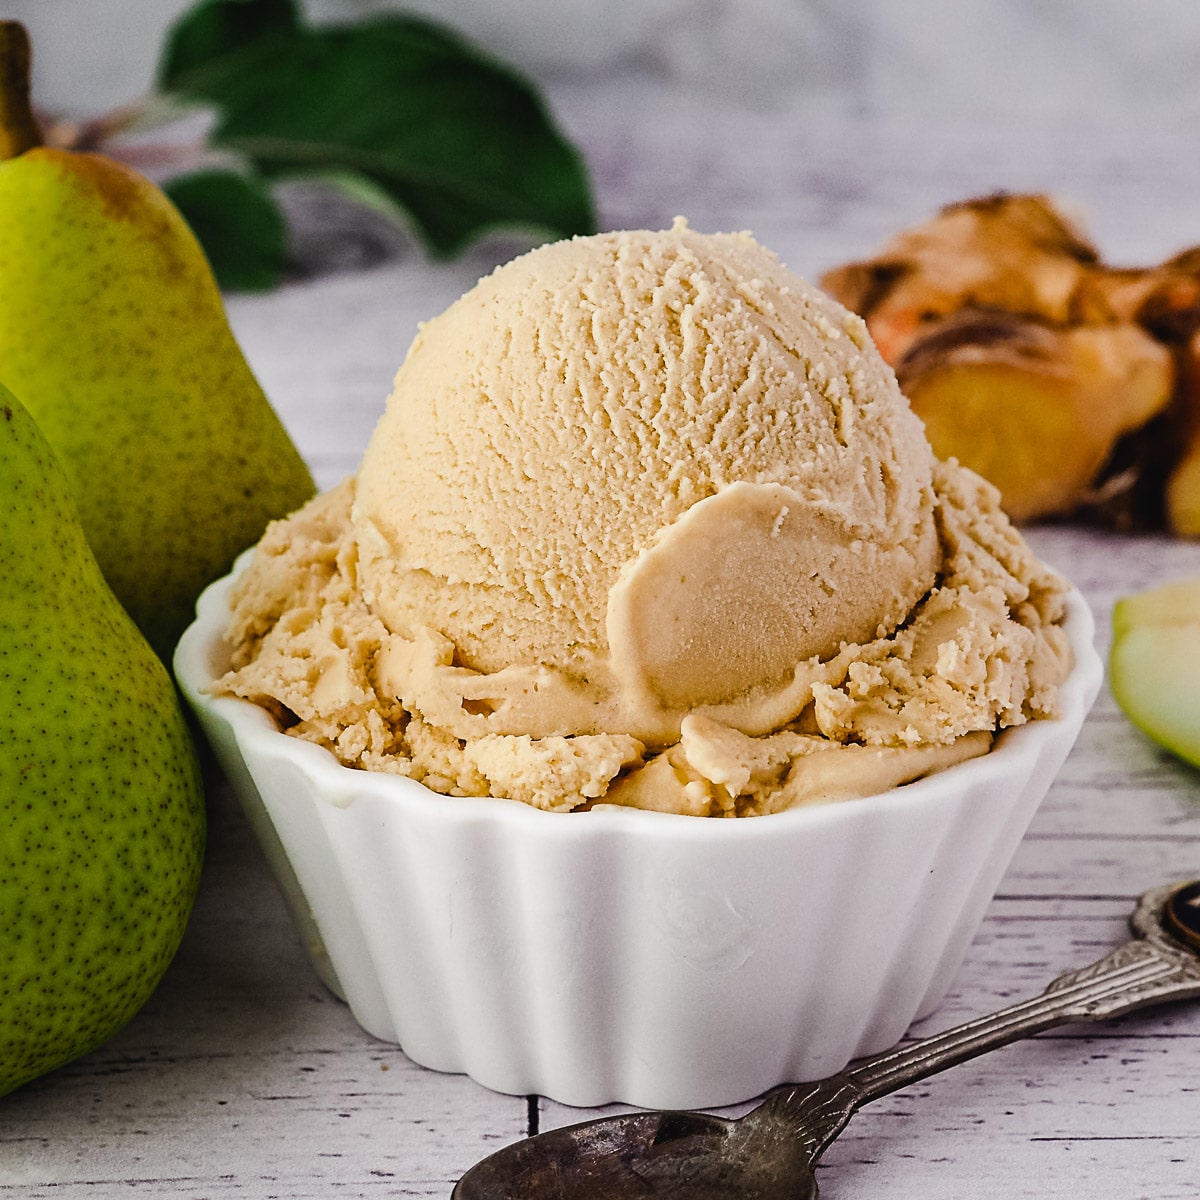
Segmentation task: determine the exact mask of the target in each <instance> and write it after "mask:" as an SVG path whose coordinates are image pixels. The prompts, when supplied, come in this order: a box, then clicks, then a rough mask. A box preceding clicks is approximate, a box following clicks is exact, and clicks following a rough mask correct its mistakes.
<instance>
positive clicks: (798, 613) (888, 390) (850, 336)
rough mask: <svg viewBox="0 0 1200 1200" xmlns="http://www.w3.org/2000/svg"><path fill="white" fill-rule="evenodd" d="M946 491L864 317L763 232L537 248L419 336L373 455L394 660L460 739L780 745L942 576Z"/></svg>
mask: <svg viewBox="0 0 1200 1200" xmlns="http://www.w3.org/2000/svg"><path fill="white" fill-rule="evenodd" d="M932 471H933V457H932V453H931V451H930V449H929V446H928V443H927V441H926V439H925V436H924V432H923V429H922V427H921V425H920V422H919V421H918V420H917V418H916V417H915V416H914V415H913V414H912V412H911V410H910V408H909V406H908V403H907V401H906V400H905V399H904V397H903V396H902V395H901V393H900V391H899V389H898V387H897V385H896V382H895V379H894V377H893V375H892V373H891V371H890V369H889V368H888V367H887V366H886V365H885V364H884V362H883V361H882V359H881V358H880V356H879V355H878V354H877V353H876V351H875V349H874V347H873V346H872V344H871V342H870V339H869V337H868V335H867V333H866V329H865V326H864V325H863V323H862V321H861V320H859V318H858V317H856V316H853V315H852V314H850V313H849V312H847V311H846V310H845V309H843V308H841V307H840V306H839V305H838V304H836V303H835V302H833V301H832V300H830V299H828V298H827V297H826V296H824V295H823V294H822V293H820V292H818V291H817V290H816V289H814V288H812V287H810V286H809V285H808V284H806V283H805V282H804V281H803V280H801V279H800V278H798V277H797V276H796V275H794V274H792V273H791V272H789V271H788V270H786V269H785V268H784V267H783V266H782V265H781V264H780V263H779V262H778V260H777V259H776V258H775V256H774V255H772V254H771V253H770V252H768V251H767V250H764V249H763V248H762V247H761V246H759V245H758V244H757V243H756V242H755V241H754V240H753V239H752V238H751V237H750V236H749V235H748V234H717V235H702V234H699V233H697V232H694V231H693V230H691V229H689V228H688V227H687V225H686V223H685V222H683V221H677V222H676V224H675V226H674V227H673V228H672V229H670V230H666V231H659V232H645V231H639V232H622V233H612V234H604V235H600V236H596V237H590V238H577V239H574V240H571V241H565V242H558V243H555V244H552V245H548V246H544V247H541V248H539V249H537V250H534V251H532V252H531V253H529V254H526V255H524V256H522V257H521V258H518V259H516V260H514V261H512V262H510V263H508V264H506V265H505V266H503V267H501V268H499V269H498V270H497V271H495V272H494V273H493V274H492V275H490V276H489V277H487V278H486V279H484V280H482V281H481V282H480V283H479V284H478V285H477V286H476V287H475V288H474V289H472V290H471V291H470V292H468V293H467V294H466V295H465V296H463V297H462V298H461V299H460V300H459V301H457V302H456V303H455V304H454V305H452V306H451V307H450V308H449V309H448V310H447V311H446V312H445V313H443V314H442V315H441V316H439V317H437V318H436V319H434V320H433V321H431V322H429V323H428V324H426V325H425V326H423V328H422V329H421V331H420V334H419V335H418V337H417V339H416V340H415V341H414V343H413V345H412V347H411V349H410V351H409V353H408V355H407V357H406V359H405V361H404V364H403V365H402V367H401V368H400V371H399V373H398V374H397V376H396V380H395V387H394V390H393V392H392V395H391V397H390V399H389V401H388V405H387V409H386V412H385V414H384V416H383V418H382V420H381V421H380V423H379V425H378V428H377V429H376V431H375V434H374V436H373V438H372V439H371V443H370V446H369V448H368V449H367V452H366V456H365V458H364V460H363V463H362V467H361V470H360V472H359V475H358V480H357V495H356V499H355V502H354V508H353V518H352V523H353V531H354V537H355V540H356V543H357V549H358V562H357V577H358V581H359V585H360V587H361V590H362V594H363V596H364V598H365V600H366V602H367V604H368V606H369V607H370V609H371V610H372V611H373V612H374V613H375V614H377V615H378V617H379V618H380V619H381V620H382V621H383V623H384V624H385V625H386V626H387V628H388V629H389V630H390V631H391V632H392V633H393V634H396V635H399V638H400V641H399V642H398V643H397V644H396V645H394V646H393V647H392V648H391V650H390V652H389V653H388V654H387V655H386V656H385V658H384V661H383V663H382V664H381V668H380V669H381V671H382V672H383V673H384V675H385V676H386V679H387V684H388V687H389V688H390V689H391V690H392V692H393V694H395V695H396V696H398V697H400V698H401V699H402V701H403V702H404V703H405V705H406V706H407V707H410V708H411V709H413V710H415V711H418V712H421V713H422V714H423V715H424V716H426V717H427V718H430V719H432V720H434V721H435V722H436V723H437V724H439V725H440V726H442V727H444V728H446V729H449V730H450V731H451V732H453V733H454V734H455V736H458V737H471V736H479V735H481V734H485V733H496V734H522V735H533V736H549V735H563V734H588V733H595V732H604V733H609V734H612V733H623V734H630V735H633V736H635V737H638V738H640V739H642V740H644V741H646V742H649V743H662V742H665V741H670V740H673V739H675V738H677V737H678V733H679V728H680V722H681V721H682V718H683V717H684V716H686V715H687V714H688V713H690V712H697V711H704V712H706V713H708V714H709V715H711V716H714V717H716V718H718V719H721V720H723V721H725V722H727V723H729V724H731V725H733V726H735V727H737V728H739V729H741V730H743V731H744V732H747V733H757V732H765V731H766V730H769V729H771V728H773V727H775V726H777V725H778V724H779V723H780V722H781V721H785V720H788V719H790V718H791V717H793V716H795V715H796V713H797V712H799V710H800V709H801V708H802V707H803V705H804V703H805V702H806V701H807V699H808V698H809V697H808V695H807V694H802V693H804V689H803V688H802V687H798V686H797V683H796V679H795V668H796V666H797V664H799V663H802V662H804V661H806V660H808V659H810V658H812V657H814V656H817V657H821V658H827V657H830V656H832V655H834V654H835V653H836V652H837V651H838V649H839V647H840V646H841V645H842V644H843V643H847V642H853V643H858V642H867V641H871V640H873V639H876V638H878V637H881V636H884V635H886V634H888V633H890V632H891V631H892V630H894V629H895V628H896V626H897V625H899V623H900V622H901V621H903V620H904V618H905V617H906V615H907V614H908V613H909V612H910V611H911V610H912V608H913V606H914V605H915V604H916V603H917V601H919V600H920V599H921V597H922V596H924V595H925V594H926V593H927V592H928V591H929V590H930V588H931V587H932V585H933V584H934V581H935V576H936V572H937V566H938V557H939V547H938V541H937V533H936V529H935V522H934V516H933V510H934V500H933V492H932V486H931V478H932Z"/></svg>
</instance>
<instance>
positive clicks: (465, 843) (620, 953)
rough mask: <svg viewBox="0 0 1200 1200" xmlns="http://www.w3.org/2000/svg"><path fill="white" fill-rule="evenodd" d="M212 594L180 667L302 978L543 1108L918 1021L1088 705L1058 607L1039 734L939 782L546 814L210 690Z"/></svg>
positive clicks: (809, 1055) (439, 1062)
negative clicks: (1066, 673)
mask: <svg viewBox="0 0 1200 1200" xmlns="http://www.w3.org/2000/svg"><path fill="white" fill-rule="evenodd" d="M229 587H230V579H225V580H222V581H220V582H218V583H216V584H214V585H213V586H212V587H210V588H209V589H208V590H207V591H206V592H205V594H204V595H203V597H202V598H201V600H200V603H199V605H198V611H197V620H196V622H195V623H194V624H193V625H192V627H191V628H190V629H189V630H188V631H187V633H186V635H185V636H184V638H183V640H182V641H181V643H180V645H179V648H178V651H177V653H176V658H175V667H176V674H177V677H178V680H179V683H180V686H181V688H182V689H183V692H184V694H185V696H186V697H187V699H188V701H189V702H190V703H191V705H192V707H193V708H194V709H195V712H196V714H197V716H198V718H199V720H200V722H201V724H202V725H203V728H204V730H205V732H206V734H207V736H208V738H209V740H210V741H211V743H212V746H213V749H214V751H215V753H216V755H217V756H218V758H219V760H220V762H221V764H222V766H223V768H224V770H225V771H226V773H227V774H228V776H229V778H230V780H231V781H232V784H233V786H234V787H235V789H236V791H237V792H238V794H239V796H240V798H241V801H242V803H243V805H244V807H245V810H246V812H247V814H248V815H249V818H250V821H251V823H252V825H253V828H254V829H255V831H256V833H257V835H258V837H259V838H260V839H261V841H262V844H263V847H264V849H265V852H266V855H267V858H268V860H269V862H270V864H271V867H272V869H273V870H274V872H275V874H276V876H277V878H278V880H279V882H280V885H281V886H282V889H283V891H284V893H285V895H286V897H287V899H288V902H289V905H290V907H291V910H292V913H293V916H294V918H295V921H296V924H297V926H298V928H299V930H300V933H301V936H302V937H303V939H304V942H305V945H306V946H307V948H308V951H309V953H310V955H311V957H312V960H313V964H314V966H315V968H316V970H317V972H318V973H319V974H320V976H321V977H322V979H324V980H325V982H326V983H327V984H328V985H329V987H330V988H332V989H333V990H334V991H335V992H336V993H337V994H338V995H340V996H342V997H343V998H344V999H345V1000H346V1001H347V1002H348V1004H349V1005H350V1008H351V1010H352V1012H353V1014H354V1016H355V1017H356V1018H357V1020H358V1021H359V1023H360V1024H361V1025H362V1026H363V1028H364V1029H365V1030H366V1031H367V1032H368V1033H370V1034H372V1035H374V1036H375V1037H377V1038H381V1039H383V1040H385V1041H388V1042H395V1043H398V1044H399V1045H400V1046H401V1047H402V1048H403V1050H404V1051H405V1053H406V1054H408V1055H409V1056H410V1057H411V1058H412V1059H414V1060H415V1061H416V1062H418V1063H421V1064H423V1065H425V1066H427V1067H431V1068H434V1069H436V1070H439V1071H456V1072H465V1073H466V1074H467V1075H469V1076H470V1077H471V1078H473V1079H475V1080H476V1081H478V1082H479V1083H481V1084H483V1085H485V1086H486V1087H489V1088H492V1089H494V1090H497V1091H501V1092H510V1093H515V1094H522V1093H540V1094H542V1095H545V1096H549V1097H552V1098H553V1099H555V1100H558V1101H561V1102H563V1103H565V1104H573V1105H588V1106H598V1105H602V1104H606V1103H609V1102H623V1103H627V1104H633V1105H639V1106H645V1107H656V1108H658V1107H666V1108H705V1107H717V1106H722V1105H727V1104H733V1103H736V1102H739V1101H742V1100H746V1099H749V1098H751V1097H753V1096H757V1095H759V1094H760V1093H762V1092H764V1091H766V1090H767V1089H768V1088H770V1087H772V1086H774V1085H776V1084H779V1083H785V1082H798V1081H804V1080H810V1079H816V1078H820V1077H823V1076H825V1075H828V1074H830V1073H832V1072H834V1071H837V1070H840V1069H841V1068H842V1067H843V1066H844V1065H845V1064H846V1063H847V1062H848V1061H849V1060H850V1059H851V1058H854V1057H857V1056H859V1055H863V1054H868V1053H873V1052H875V1051H878V1050H882V1049H884V1048H886V1047H888V1046H890V1045H892V1044H894V1043H895V1042H896V1041H897V1040H899V1038H900V1037H901V1036H902V1034H903V1033H904V1031H905V1029H906V1028H907V1027H908V1025H909V1024H910V1023H911V1022H912V1021H913V1020H914V1019H915V1018H918V1017H921V1016H923V1015H925V1014H927V1013H929V1012H931V1011H932V1010H933V1009H934V1008H935V1007H936V1006H937V1005H938V1004H939V1003H940V1001H941V999H942V997H943V995H944V993H945V991H946V989H947V988H948V986H949V984H950V981H951V979H952V977H953V975H954V973H955V972H956V971H957V969H958V967H959V965H960V963H961V961H962V959H963V956H964V954H965V952H966V949H967V946H968V944H969V943H970V941H971V938H972V936H973V935H974V933H975V931H976V929H977V928H978V925H979V923H980V921H981V920H982V918H983V914H984V910H985V909H986V907H987V905H988V903H989V902H990V900H991V898H992V895H993V894H994V892H995V889H996V887H997V885H998V884H999V881H1000V878H1001V876H1002V875H1003V873H1004V871H1005V870H1006V868H1007V866H1008V864H1009V861H1010V860H1011V857H1012V855H1013V852H1014V851H1015V849H1016V847H1017V844H1018V842H1019V841H1020V840H1021V837H1022V836H1023V834H1024V832H1025V830H1026V828H1027V826H1028V824H1029V821H1030V819H1031V818H1032V816H1033V814H1034V811H1035V810H1036V808H1037V806H1038V804H1039V803H1040V802H1041V800H1042V798H1043V796H1044V795H1045V793H1046V791H1047V789H1048V788H1049V785H1050V782H1051V780H1052V779H1053V777H1054V775H1055V773H1056V772H1057V771H1058V769H1059V767H1060V766H1061V764H1062V762H1063V760H1064V759H1065V757H1066V755H1067V752H1068V751H1069V750H1070V748H1071V745H1072V743H1073V742H1074V741H1075V737H1076V735H1077V734H1078V732H1079V728H1080V726H1081V724H1082V722H1083V719H1084V716H1085V715H1086V713H1087V710H1088V708H1089V707H1090V705H1091V703H1092V701H1093V700H1094V698H1095V696H1096V693H1097V691H1098V689H1099V685H1100V679H1101V666H1100V660H1099V658H1098V656H1097V654H1096V652H1095V650H1094V648H1093V645H1092V636H1093V623H1092V618H1091V614H1090V612H1089V610H1088V608H1087V605H1086V604H1085V602H1084V601H1083V599H1082V598H1081V597H1080V596H1079V595H1078V594H1077V593H1072V594H1071V596H1070V601H1069V617H1068V621H1067V626H1066V628H1067V632H1068V634H1069V637H1070V641H1071V645H1072V648H1073V650H1074V654H1075V668H1074V670H1073V672H1072V674H1071V676H1070V678H1069V679H1068V681H1067V682H1066V684H1065V685H1064V687H1063V689H1062V700H1061V708H1062V715H1061V717H1060V718H1058V719H1057V720H1053V721H1036V722H1032V723H1030V724H1028V725H1024V726H1021V727H1019V728H1016V729H1011V730H1008V731H1006V732H1004V733H1002V734H1001V735H1000V736H999V738H998V739H997V742H996V745H995V748H994V749H993V750H992V751H991V752H990V753H989V754H987V755H985V756H983V757H982V758H976V759H972V760H970V761H967V762H965V763H962V764H960V765H958V766H955V767H952V768H951V769H949V770H947V771H944V772H942V773H940V774H938V775H934V776H932V777H929V778H926V779H922V780H919V781H917V782H916V783H911V784H908V785H906V786H904V787H901V788H897V789H895V790H893V791H890V792H887V793H884V794H881V795H878V796H872V797H868V798H865V799H860V800H850V801H844V802H841V803H838V804H831V805H824V806H817V807H810V808H801V809H796V810H793V811H790V812H784V813H778V814H775V815H771V816H764V817H753V818H743V819H739V820H719V819H705V818H697V817H686V816H677V815H673V814H663V813H654V812H641V811H635V810H630V809H623V808H616V807H615V806H613V807H604V806H600V807H597V808H596V809H595V810H593V811H591V812H586V813H567V814H558V813H546V812H542V811H539V810H536V809H533V808H530V807H528V806H526V805H524V804H521V803H519V802H517V801H513V800H500V799H473V798H469V799H457V798H451V797H447V796H442V795H438V794H436V793H434V792H431V791H429V790H428V789H426V788H425V787H423V786H421V785H420V784H417V783H414V782H412V781H411V780H407V779H404V778H401V777H396V776H388V775H380V774H371V773H368V772H364V771H358V770H353V769H351V768H348V767H344V766H342V765H341V764H339V763H338V762H337V761H336V760H335V759H334V758H333V756H332V755H330V754H329V753H327V752H326V751H325V750H323V749H322V748H320V747H318V746H315V745H312V744H310V743H307V742H303V741H300V740H298V739H296V738H292V737H288V736H287V735H285V734H283V733H281V732H279V730H278V729H277V727H276V725H275V723H274V721H273V720H272V718H271V717H270V715H269V714H268V713H267V712H266V711H264V710H263V709H261V708H259V707H258V706H256V705H254V704H251V703H249V702H247V701H244V700H240V699H234V698H231V697H227V696H212V695H209V694H207V693H206V692H205V691H204V690H203V689H204V688H205V686H206V685H207V684H209V683H211V681H212V680H214V679H215V678H217V677H219V676H220V675H221V674H222V673H223V671H224V670H225V667H226V663H227V651H226V648H225V645H224V643H223V641H222V631H223V629H224V627H225V624H226V621H227V618H228V592H229Z"/></svg>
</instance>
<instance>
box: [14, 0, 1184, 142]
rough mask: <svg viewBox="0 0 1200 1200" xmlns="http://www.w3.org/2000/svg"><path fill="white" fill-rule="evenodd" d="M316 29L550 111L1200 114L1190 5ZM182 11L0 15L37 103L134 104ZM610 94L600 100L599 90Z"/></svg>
mask: <svg viewBox="0 0 1200 1200" xmlns="http://www.w3.org/2000/svg"><path fill="white" fill-rule="evenodd" d="M301 2H302V4H303V7H304V8H305V10H306V11H307V12H308V13H309V14H310V15H311V16H312V17H313V18H314V19H318V20H337V19H345V18H349V17H354V16H357V15H362V14H366V13H371V12H376V11H380V10H383V9H386V8H393V7H395V8H400V7H403V8H407V9H408V10H410V11H414V12H423V13H425V14H427V15H429V16H433V17H437V18H439V19H441V20H443V21H445V22H447V23H449V24H451V25H452V26H454V27H455V28H457V29H459V30H460V31H461V32H463V33H465V34H467V35H469V36H471V37H472V38H473V39H474V40H476V41H477V42H479V43H480V44H482V45H484V46H486V47H488V48H490V49H491V50H493V51H494V52H495V53H497V54H499V55H501V56H502V57H504V58H505V59H506V60H508V61H509V62H512V63H514V64H515V65H517V66H519V67H521V68H523V69H524V70H525V71H527V72H528V73H529V74H530V75H532V76H533V78H534V79H535V80H536V81H537V82H538V83H539V84H540V85H541V86H542V87H543V88H544V89H545V91H546V93H547V94H548V96H549V98H550V100H551V102H552V103H556V102H560V101H561V102H562V103H564V104H567V105H568V106H574V105H576V104H579V103H586V99H587V97H588V96H589V95H590V94H592V93H593V92H596V91H597V89H598V88H599V89H600V91H601V92H602V95H603V103H604V104H606V105H609V106H612V107H613V108H614V110H616V114H619V111H620V109H621V108H622V106H625V107H626V108H628V107H629V106H643V105H647V104H649V105H654V104H660V105H663V106H676V105H686V104H689V103H699V104H703V105H710V104H716V105H718V106H721V107H735V108H739V109H750V110H758V111H769V110H778V109H797V110H799V111H800V112H802V113H804V114H807V115H809V116H810V117H811V118H812V119H814V120H818V119H829V120H834V119H839V120H842V121H845V120H868V121H887V122H900V123H906V124H908V123H921V124H925V123H936V124H938V125H961V124H963V123H968V124H981V123H982V124H997V123H999V124H1054V123H1065V124H1069V125H1074V124H1082V125H1087V124H1096V123H1101V124H1105V125H1112V124H1119V125H1132V126H1139V125H1155V126H1164V125H1175V126H1177V127H1182V126H1183V125H1184V123H1186V122H1189V121H1194V120H1195V119H1196V118H1197V116H1198V115H1200V69H1198V68H1200V4H1196V3H1195V2H1194V0H1136V2H1134V3H1130V0H957V2H950V3H947V2H946V0H848V2H839V0H407V2H404V0H301ZM186 7H188V0H0V15H3V16H6V17H16V18H19V19H21V20H23V21H25V22H26V23H27V25H28V26H29V27H30V29H31V31H32V32H33V35H34V38H35V44H36V52H37V60H38V62H37V80H36V94H37V98H38V100H39V102H40V103H41V104H43V105H44V106H46V107H48V108H50V109H54V110H59V111H63V112H70V113H73V114H76V115H78V114H79V113H81V112H87V111H94V110H96V109H102V108H106V107H110V106H114V105H116V104H119V103H122V102H125V101H129V100H132V99H135V98H136V97H137V96H139V95H140V94H141V93H142V92H143V91H144V90H145V88H146V87H147V86H148V84H149V81H150V79H151V77H152V74H153V67H154V62H155V57H156V54H157V50H158V47H159V45H160V44H161V40H162V35H163V32H164V30H165V29H166V28H167V26H168V25H169V24H170V22H171V21H172V20H173V19H174V18H175V17H176V16H177V15H178V14H179V13H180V12H182V11H183V10H184V9H185V8H186ZM618 82H619V83H621V84H622V85H623V86H619V87H614V86H612V85H613V84H614V83H618Z"/></svg>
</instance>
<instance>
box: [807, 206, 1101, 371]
mask: <svg viewBox="0 0 1200 1200" xmlns="http://www.w3.org/2000/svg"><path fill="white" fill-rule="evenodd" d="M1098 263H1099V255H1098V254H1097V252H1096V249H1095V247H1094V246H1093V245H1092V244H1091V242H1090V241H1088V239H1087V238H1086V236H1085V235H1084V234H1083V232H1082V231H1081V229H1080V228H1079V227H1078V225H1077V224H1076V223H1075V222H1074V221H1073V219H1072V218H1071V217H1069V216H1068V215H1067V214H1066V213H1065V212H1064V211H1062V210H1061V209H1060V208H1059V207H1058V206H1056V205H1055V203H1054V202H1053V201H1052V200H1051V199H1050V198H1049V197H1047V196H1041V195H1008V194H1003V193H1001V194H997V195H993V196H985V197H981V198H979V199H973V200H964V201H961V202H960V203H957V204H949V205H946V206H945V207H944V208H943V209H942V210H941V211H940V212H939V213H938V214H937V216H935V217H934V218H933V219H932V220H930V221H926V222H924V223H923V224H921V225H917V226H915V227H914V228H912V229H906V230H903V231H902V232H900V233H898V234H897V235H896V236H895V237H893V238H891V239H890V240H889V241H888V242H887V243H885V245H884V246H883V248H882V249H881V250H880V252H879V253H878V254H877V255H875V256H874V257H872V258H870V259H866V260H863V261H860V262H853V263H849V264H847V265H845V266H842V267H837V268H835V269H833V270H831V271H828V272H826V273H825V274H824V275H823V276H822V277H821V280H820V285H821V287H822V288H823V289H824V290H825V291H827V292H828V293H829V294H830V295H832V296H833V297H835V298H836V299H837V300H840V301H841V302H842V303H843V304H844V305H846V307H847V308H850V309H853V310H854V311H855V312H857V313H859V314H860V315H861V316H863V317H865V318H866V320H867V324H868V326H869V327H870V330H871V336H872V338H873V339H874V341H875V345H876V346H877V347H878V349H879V352H880V353H881V354H882V355H883V357H884V358H885V359H887V361H888V362H889V363H891V364H892V365H893V366H894V365H895V364H896V363H897V362H899V360H900V358H901V357H902V355H903V354H904V352H905V351H906V350H907V348H908V346H909V344H910V343H911V342H912V341H913V340H914V339H915V338H916V337H917V336H919V334H920V332H921V327H922V326H923V325H926V324H928V323H930V322H933V321H936V320H939V319H940V318H942V317H946V316H949V315H950V314H952V313H956V312H958V311H960V310H961V309H964V308H985V309H998V310H1001V311H1004V312H1011V313H1018V314H1022V315H1025V316H1032V317H1041V318H1044V319H1045V320H1048V321H1051V322H1054V323H1057V324H1068V323H1071V322H1072V321H1073V319H1074V315H1075V313H1074V310H1075V307H1076V306H1077V305H1078V304H1079V303H1080V297H1081V295H1082V294H1083V292H1084V288H1085V281H1087V280H1088V279H1089V277H1090V276H1091V274H1092V273H1093V272H1094V271H1095V269H1096V267H1097V264H1098ZM1087 295H1088V296H1089V297H1090V299H1091V302H1092V303H1093V304H1100V303H1103V302H1104V295H1103V292H1102V291H1100V290H1098V289H1095V290H1088V291H1087Z"/></svg>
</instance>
